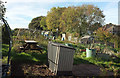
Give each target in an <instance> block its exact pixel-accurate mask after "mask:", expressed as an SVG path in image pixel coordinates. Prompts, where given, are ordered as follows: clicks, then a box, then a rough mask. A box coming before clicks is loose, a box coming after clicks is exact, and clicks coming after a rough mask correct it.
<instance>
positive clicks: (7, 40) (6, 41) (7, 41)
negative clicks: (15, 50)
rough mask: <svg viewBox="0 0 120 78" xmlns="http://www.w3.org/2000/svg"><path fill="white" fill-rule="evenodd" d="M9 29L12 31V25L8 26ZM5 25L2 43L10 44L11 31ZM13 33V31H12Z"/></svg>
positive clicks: (3, 26)
mask: <svg viewBox="0 0 120 78" xmlns="http://www.w3.org/2000/svg"><path fill="white" fill-rule="evenodd" d="M8 30H10V31H11V29H10V27H8ZM8 30H7V29H6V27H5V24H4V25H2V44H9V42H10V37H9V34H8V33H9V32H8ZM10 34H11V33H10Z"/></svg>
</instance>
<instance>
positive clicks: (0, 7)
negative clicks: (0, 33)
mask: <svg viewBox="0 0 120 78" xmlns="http://www.w3.org/2000/svg"><path fill="white" fill-rule="evenodd" d="M3 3H4V2H2V1H1V0H0V17H1V16H2V17H3V16H4V15H5V12H6V8H5V6H4V4H3ZM5 3H6V2H5ZM0 19H1V18H0Z"/></svg>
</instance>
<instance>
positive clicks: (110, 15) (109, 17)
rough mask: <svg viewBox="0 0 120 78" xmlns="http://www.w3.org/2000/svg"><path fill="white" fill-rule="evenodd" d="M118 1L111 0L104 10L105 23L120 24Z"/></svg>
mask: <svg viewBox="0 0 120 78" xmlns="http://www.w3.org/2000/svg"><path fill="white" fill-rule="evenodd" d="M117 5H118V3H117V2H111V3H109V4H108V5H107V6H106V7H105V8H104V10H103V13H104V15H105V19H106V20H105V23H106V24H108V23H113V24H118V6H117Z"/></svg>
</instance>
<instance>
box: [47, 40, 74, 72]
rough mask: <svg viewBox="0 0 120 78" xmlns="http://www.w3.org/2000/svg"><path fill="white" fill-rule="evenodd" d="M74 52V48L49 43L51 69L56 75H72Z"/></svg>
mask: <svg viewBox="0 0 120 78" xmlns="http://www.w3.org/2000/svg"><path fill="white" fill-rule="evenodd" d="M74 52H75V49H74V48H73V47H69V46H65V45H63V44H59V43H53V42H49V44H48V62H49V69H50V70H51V71H52V72H54V73H55V74H60V73H59V72H71V73H72V66H73V54H74ZM64 74H66V73H64Z"/></svg>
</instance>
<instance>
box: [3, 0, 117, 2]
mask: <svg viewBox="0 0 120 78" xmlns="http://www.w3.org/2000/svg"><path fill="white" fill-rule="evenodd" d="M2 1H7V2H118V1H119V0H89V1H88V0H2Z"/></svg>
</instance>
